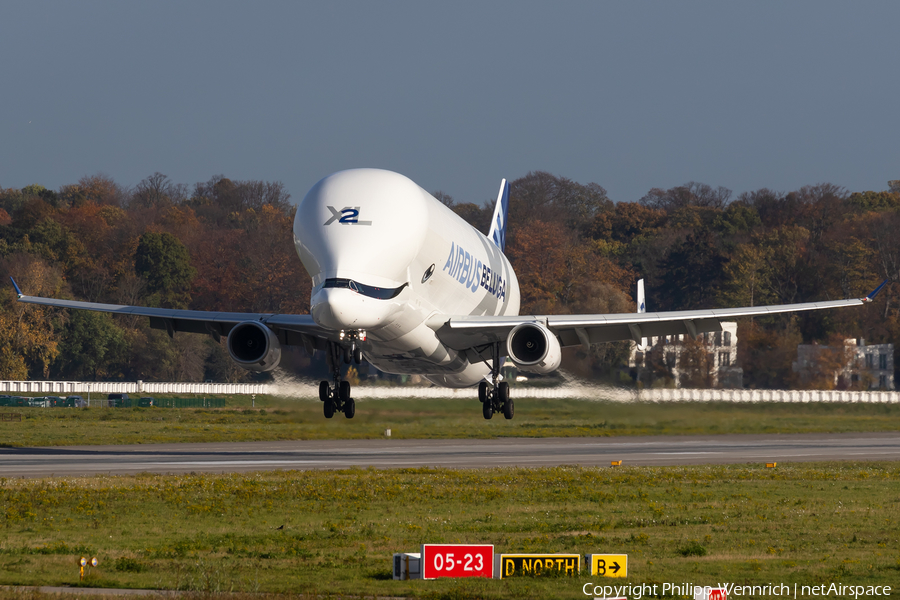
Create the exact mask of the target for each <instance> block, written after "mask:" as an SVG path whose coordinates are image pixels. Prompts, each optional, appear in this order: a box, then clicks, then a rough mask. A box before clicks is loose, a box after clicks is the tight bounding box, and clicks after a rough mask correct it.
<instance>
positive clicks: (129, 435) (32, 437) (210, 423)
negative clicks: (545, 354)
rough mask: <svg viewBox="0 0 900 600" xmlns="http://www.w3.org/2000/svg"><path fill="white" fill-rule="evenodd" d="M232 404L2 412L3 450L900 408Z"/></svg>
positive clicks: (583, 426)
mask: <svg viewBox="0 0 900 600" xmlns="http://www.w3.org/2000/svg"><path fill="white" fill-rule="evenodd" d="M250 403H251V401H250V399H249V398H233V399H230V400H229V407H228V408H223V409H185V408H182V409H160V408H145V409H142V408H89V409H73V408H68V409H67V408H2V409H0V413H18V414H21V415H22V417H23V418H22V420H21V421H0V444H3V445H14V446H56V445H73V444H137V443H144V444H146V443H162V442H221V441H255V440H293V439H349V438H376V437H381V436H383V435H384V431H385V430H386V429H390V430H391V435H392V437H394V438H467V437H471V438H492V437H551V436H564V437H570V436H618V435H658V434H724V433H811V432H843V431H857V432H858V431H900V404H862V403H860V404H846V403H841V404H838V403H833V404H822V403H810V404H784V403H767V404H750V403H728V402H711V403H701V402H692V403H687V402H678V403H658V404H657V403H639V402H629V403H622V402H605V401H595V402H592V401H585V400H537V399H519V400H517V401H516V417H515V419H513V420H511V421H507V420H505V419H504V418H503V416H502V415H497V416H495V417H494V418H493V419H492V420H490V421H486V420H484V418H483V417H482V416H481V405H480V404H478V401H477V400H474V399H473V400H403V399H395V400H362V401H359V402H358V403H357V411H356V416H355V418H353V419H352V420H348V419H346V418H345V417H344V416H343V415H340V414H338V415H335V417H334V418H333V419H330V420H328V419H325V418H324V417H323V416H322V404H321V403H320V402H317V401H312V400H286V399H279V398H268V397H263V398H257V399H256V407H255V408H251V407H250Z"/></svg>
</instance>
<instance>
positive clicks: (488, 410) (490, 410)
mask: <svg viewBox="0 0 900 600" xmlns="http://www.w3.org/2000/svg"><path fill="white" fill-rule="evenodd" d="M481 414H483V415H484V418H485V419H490V418H491V417H493V416H494V406H493V405H492V404H491V401H490V400H488V401H487V402H485V403H484V404H482V405H481Z"/></svg>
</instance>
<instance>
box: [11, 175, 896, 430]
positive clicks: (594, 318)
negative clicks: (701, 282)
mask: <svg viewBox="0 0 900 600" xmlns="http://www.w3.org/2000/svg"><path fill="white" fill-rule="evenodd" d="M508 204H509V184H508V183H507V182H506V180H503V182H502V184H501V187H500V194H499V195H498V197H497V203H496V206H495V208H494V216H493V220H492V222H491V229H490V232H489V233H488V235H487V236H485V235H483V234H482V233H481V232H479V231H477V230H476V229H475V228H474V227H472V226H471V225H469V224H468V223H466V222H465V221H464V220H463V219H461V218H460V217H458V216H457V215H456V214H455V213H454V212H453V211H451V210H450V209H449V208H447V207H446V206H444V205H443V204H442V203H441V202H439V201H438V200H436V199H435V198H433V197H432V196H431V195H430V194H429V193H428V192H426V191H425V190H423V189H422V188H420V187H419V186H418V185H416V184H415V183H413V182H412V181H411V180H410V179H408V178H406V177H404V176H403V175H399V174H397V173H392V172H390V171H383V170H378V169H353V170H348V171H341V172H339V173H335V174H333V175H329V176H328V177H326V178H325V179H323V180H321V181H319V182H318V183H317V184H316V185H315V186H313V188H312V189H311V190H310V191H309V193H308V194H306V197H305V198H304V199H303V201H302V202H300V204H299V206H298V207H297V214H296V217H295V219H294V245H295V246H296V249H297V254H299V256H300V260H301V261H302V262H303V266H304V267H306V270H307V271H308V272H309V275H310V277H312V285H313V288H312V295H311V298H310V313H311V314H308V315H287V314H257V313H229V312H206V311H196V310H172V309H164V308H143V307H138V306H120V305H112V304H95V303H90V302H77V301H72V300H56V299H50V298H38V297H33V296H26V295H24V294H23V293H22V292H21V290H20V289H19V288H18V286H16V293H17V295H18V298H19V301H20V302H29V303H32V304H43V305H47V306H56V307H60V308H75V309H85V310H94V311H100V312H110V313H117V314H127V315H140V316H145V317H149V318H150V326H151V327H154V328H157V329H165V330H166V331H167V332H168V333H169V335H174V334H175V332H193V333H206V334H208V335H211V336H213V337H214V338H215V339H216V340H219V339H221V338H222V337H226V339H227V342H226V345H227V347H228V352H229V353H230V355H231V358H232V359H233V360H234V361H235V362H236V363H238V364H239V365H241V366H242V367H244V368H246V369H249V370H253V371H271V370H272V369H274V368H275V367H277V366H278V362H279V360H280V358H281V348H282V346H303V347H304V348H306V350H307V351H308V352H310V353H312V352H314V351H316V350H322V351H325V352H326V353H327V357H328V362H329V367H330V368H331V370H332V380H331V381H323V382H321V384H320V386H319V399H320V400H321V401H322V403H323V404H324V412H325V416H326V417H327V418H331V417H332V416H334V413H335V412H343V413H344V415H346V416H347V418H352V417H353V415H354V413H355V411H356V404H355V402H354V401H353V398H352V397H351V394H350V383H349V382H347V381H345V380H342V377H341V362H342V361H343V362H346V363H349V362H350V361H351V360H352V361H355V362H357V363H359V362H360V361H361V360H362V359H363V357H365V359H366V360H367V361H369V362H370V363H372V364H373V365H375V366H376V367H378V368H379V369H381V370H382V371H385V372H388V373H400V374H420V375H424V376H425V377H426V378H428V379H429V380H430V381H432V382H434V383H436V384H438V385H442V386H446V387H469V386H474V385H476V384H478V398H479V400H480V401H481V403H482V411H483V415H484V418H485V419H490V418H491V416H492V415H493V414H494V412H500V411H502V412H503V415H504V416H505V417H506V418H507V419H511V418H512V417H513V414H514V408H513V400H512V399H511V398H510V396H509V384H507V383H506V382H505V381H501V379H502V378H501V376H500V366H501V361H502V359H503V358H504V357H508V358H509V359H510V360H511V361H512V362H513V364H515V365H516V367H518V368H519V369H523V370H527V371H535V372H538V373H550V372H552V371H554V370H556V369H557V368H558V367H559V364H560V359H561V355H562V353H561V349H562V348H563V347H565V346H575V345H579V344H580V345H583V346H584V347H586V348H587V347H589V346H590V345H591V344H597V343H601V342H611V341H616V340H635V341H637V343H639V344H640V343H641V339H642V338H647V337H652V336H664V335H677V334H689V335H691V336H696V335H697V334H699V333H704V332H711V331H721V329H722V328H721V325H720V323H719V322H720V321H721V320H724V319H734V318H736V317H744V316H751V315H767V314H773V313H783V312H795V311H804V310H818V309H825V308H837V307H842V306H855V305H859V304H863V303H864V302H867V301H870V300H871V299H872V298H873V297H874V295H875V293H877V292H878V290H880V289H881V288H880V287H879V288H878V289H876V290H875V291H874V292H872V294H870V295H869V296H867V297H865V298H858V299H849V300H833V301H828V302H812V303H806V304H788V305H781V306H763V307H748V308H726V309H714V310H690V311H677V312H660V313H647V312H638V313H634V314H609V315H520V314H519V284H518V281H517V280H516V274H515V273H514V272H513V269H512V266H511V265H510V264H509V261H508V260H507V258H506V256H504V254H503V249H504V242H505V238H506V213H507V206H508ZM13 285H15V281H14V282H13ZM882 285H884V284H882Z"/></svg>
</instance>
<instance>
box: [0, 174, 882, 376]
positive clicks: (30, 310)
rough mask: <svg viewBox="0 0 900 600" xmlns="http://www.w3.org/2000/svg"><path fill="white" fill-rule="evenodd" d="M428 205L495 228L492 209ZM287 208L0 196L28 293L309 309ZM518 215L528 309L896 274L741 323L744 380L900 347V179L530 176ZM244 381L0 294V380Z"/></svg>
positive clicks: (93, 193)
mask: <svg viewBox="0 0 900 600" xmlns="http://www.w3.org/2000/svg"><path fill="white" fill-rule="evenodd" d="M892 183H895V182H892ZM435 196H436V197H437V198H438V199H439V200H440V201H442V202H444V203H445V204H447V205H448V206H450V207H451V208H452V209H453V210H454V211H455V212H456V213H457V214H459V215H460V216H461V217H462V218H464V219H466V220H467V221H468V222H469V223H471V224H472V225H473V226H474V227H476V228H478V229H479V230H481V231H482V232H485V231H487V229H488V226H489V223H490V217H491V212H492V210H493V206H492V205H491V204H490V203H487V204H479V203H472V202H465V203H460V202H456V201H454V199H453V198H451V197H450V196H449V195H447V194H444V193H441V192H435ZM294 211H295V207H294V205H293V204H292V203H291V202H290V196H289V194H288V193H287V191H286V190H285V189H284V186H283V185H282V184H281V183H279V182H264V181H254V180H251V181H233V180H231V179H228V178H226V177H224V176H222V175H217V176H214V177H212V178H211V179H210V180H209V181H206V182H201V183H196V184H195V185H194V186H193V187H191V186H187V185H185V184H176V183H174V182H172V181H171V180H170V179H169V178H168V177H166V176H165V175H163V174H161V173H154V174H153V175H151V176H149V177H147V178H146V179H144V180H143V181H141V182H140V183H139V184H138V185H136V186H134V187H133V188H126V187H123V186H120V185H119V184H117V183H116V182H115V181H113V180H112V179H111V178H109V177H106V176H102V175H95V176H90V177H84V178H82V179H81V180H79V181H78V182H77V183H75V184H71V185H65V186H62V187H61V188H60V189H59V190H56V191H54V190H48V189H46V188H44V187H42V186H40V185H32V186H28V187H25V188H22V189H2V188H0V274H2V275H3V276H4V280H7V279H6V277H7V276H9V275H12V276H14V277H15V278H16V281H17V282H18V283H19V285H20V287H22V289H23V290H24V291H25V292H26V293H28V294H31V295H46V296H54V297H60V298H74V299H79V300H87V301H91V302H109V303H117V304H140V305H145V306H159V307H168V308H190V309H195V310H228V311H248V312H284V313H306V312H308V310H309V294H310V281H309V276H308V275H307V273H306V271H305V270H304V269H303V266H302V264H301V263H300V261H299V259H298V258H297V256H296V253H295V251H294V246H293V239H292V233H291V229H292V222H293V214H294ZM508 222H509V226H508V230H507V254H508V256H509V258H510V261H511V262H512V264H513V266H514V268H515V270H516V273H517V275H518V278H519V283H520V286H521V292H522V313H523V314H545V313H557V314H559V313H563V314H565V313H572V314H574V313H613V312H632V311H633V310H634V299H633V295H634V291H633V290H634V286H635V282H636V280H637V279H638V278H640V277H643V278H644V279H645V280H646V285H647V300H648V305H649V310H680V309H691V308H710V307H715V306H737V305H747V306H753V305H762V304H781V303H790V302H800V301H812V300H826V299H835V298H845V297H852V296H862V295H865V294H866V293H867V292H869V291H870V290H871V289H872V288H874V287H875V285H877V284H878V283H879V282H880V281H882V280H884V279H888V280H890V282H891V283H890V285H889V286H887V288H886V289H885V290H884V291H883V292H882V294H881V295H879V297H878V299H877V301H876V302H875V303H873V305H871V306H867V307H865V308H863V309H857V310H854V309H842V310H840V311H830V312H826V313H809V314H802V315H786V316H772V317H765V318H755V319H752V320H749V319H748V320H746V321H744V322H741V323H740V325H739V334H738V335H739V338H740V340H741V345H740V346H739V349H740V361H741V363H742V366H743V367H744V370H745V380H744V381H745V386H747V387H759V388H765V387H772V388H783V387H791V386H794V385H797V384H798V381H797V377H796V374H794V373H793V372H792V371H791V362H792V361H793V360H795V357H796V346H797V344H798V343H803V342H820V343H828V342H829V341H833V340H837V339H842V338H843V337H862V338H865V339H866V340H868V341H870V342H872V343H884V342H890V341H893V339H895V337H896V335H895V334H896V333H897V331H898V325H900V311H898V308H900V306H898V303H897V302H896V295H897V292H898V287H897V285H898V280H900V239H898V236H900V189H893V188H892V190H891V191H883V192H871V191H870V192H855V193H850V192H848V191H847V190H845V189H843V188H840V187H838V186H834V185H831V184H820V185H814V186H806V187H803V188H801V189H799V190H796V191H792V192H776V191H772V190H768V189H761V190H757V191H753V192H747V193H744V194H741V195H739V196H738V197H736V198H732V193H731V191H730V190H727V189H725V188H722V187H718V188H713V187H711V186H708V185H705V184H701V183H695V182H691V183H687V184H685V185H683V186H678V187H674V188H671V189H667V190H662V189H652V190H650V191H649V192H648V193H647V194H646V195H645V196H644V197H642V198H640V199H638V200H637V201H634V202H618V203H614V202H612V201H611V200H610V199H609V198H608V196H607V193H606V191H605V190H604V189H603V188H602V187H601V186H600V185H597V184H595V183H590V184H586V185H585V184H580V183H577V182H574V181H571V180H569V179H566V178H564V177H559V176H555V175H552V174H549V173H545V172H532V173H529V174H527V175H526V176H525V177H522V178H520V179H517V180H515V181H513V182H512V183H511V185H510V204H509V219H508ZM627 352H628V342H620V343H614V344H603V345H598V346H595V347H594V348H592V349H591V351H590V352H586V351H585V350H583V349H581V348H574V349H567V350H566V353H565V355H566V356H565V361H564V368H565V369H567V370H569V371H572V372H575V373H576V374H579V375H582V376H587V377H592V378H604V377H606V378H609V377H611V376H612V375H613V373H614V372H615V370H616V368H617V367H618V366H619V365H621V364H622V363H623V362H624V360H625V359H626V357H627ZM319 362H321V361H317V360H316V359H314V358H312V357H308V356H306V354H305V353H304V352H303V351H302V350H299V351H297V352H288V353H286V354H285V360H284V363H285V364H284V368H285V369H288V370H291V371H297V372H300V373H305V372H310V371H311V370H316V369H321V365H319V364H318V363H319ZM895 364H896V363H895ZM250 377H259V376H257V375H253V374H249V373H246V372H245V371H243V370H242V369H239V368H236V367H235V366H234V365H233V364H232V362H231V361H230V359H229V358H228V356H227V351H225V350H224V346H223V343H217V342H215V341H214V340H213V339H212V338H207V337H205V336H196V335H176V336H175V337H174V339H170V338H169V336H168V335H167V334H166V333H165V332H162V331H159V330H153V329H150V328H149V324H148V323H147V319H145V318H139V317H119V316H115V317H114V316H110V315H107V314H101V313H92V312H86V311H65V310H59V309H52V308H47V307H38V306H32V305H22V304H20V303H17V302H16V301H15V296H14V294H13V291H12V288H11V286H9V285H4V286H0V379H28V378H32V379H44V378H52V379H64V380H68V379H72V380H136V379H144V380H179V381H202V380H214V381H239V380H244V379H247V378H250ZM826 379H827V378H823V379H822V381H821V382H818V383H816V385H822V386H827V385H828V382H827V381H826ZM807 384H808V383H807Z"/></svg>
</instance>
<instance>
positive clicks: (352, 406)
mask: <svg viewBox="0 0 900 600" xmlns="http://www.w3.org/2000/svg"><path fill="white" fill-rule="evenodd" d="M355 414H356V401H355V400H354V399H353V398H350V399H348V400H347V402H345V403H344V416H345V417H347V418H348V419H352V418H353V415H355Z"/></svg>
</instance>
